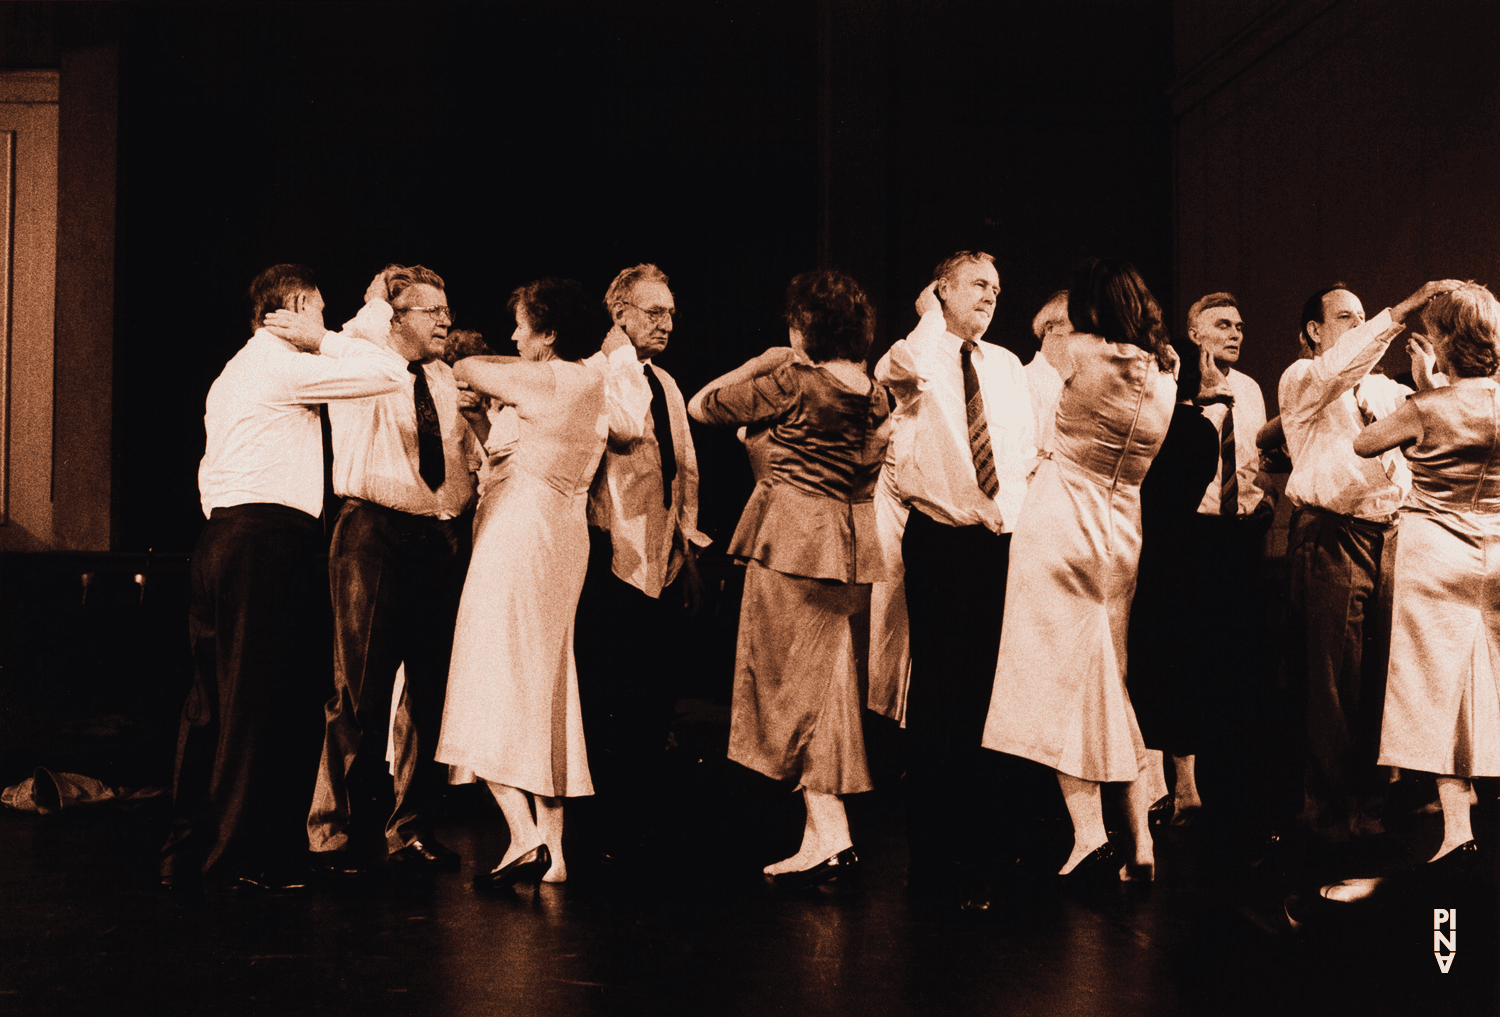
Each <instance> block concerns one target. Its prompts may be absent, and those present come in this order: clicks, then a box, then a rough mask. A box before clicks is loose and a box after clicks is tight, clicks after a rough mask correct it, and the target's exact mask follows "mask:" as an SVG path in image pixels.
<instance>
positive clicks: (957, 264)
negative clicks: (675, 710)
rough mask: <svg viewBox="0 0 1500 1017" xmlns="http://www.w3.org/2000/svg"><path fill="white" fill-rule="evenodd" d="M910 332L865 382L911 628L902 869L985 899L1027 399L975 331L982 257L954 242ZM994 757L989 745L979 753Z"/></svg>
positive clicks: (990, 301) (986, 283)
mask: <svg viewBox="0 0 1500 1017" xmlns="http://www.w3.org/2000/svg"><path fill="white" fill-rule="evenodd" d="M933 278H934V281H933V283H932V284H930V285H929V286H928V288H927V289H926V290H924V291H923V294H922V297H921V299H919V301H918V303H917V310H918V312H919V313H920V314H921V315H922V318H921V321H920V322H919V323H918V325H917V327H916V329H914V330H913V331H912V333H911V334H910V335H909V336H907V337H906V338H905V339H902V340H900V341H898V342H897V343H895V344H894V345H893V346H892V347H891V349H890V351H889V352H888V353H886V355H885V356H884V357H882V358H881V359H880V362H879V364H877V365H876V368H875V380H876V381H878V382H880V383H881V384H883V385H885V386H887V387H888V388H889V389H890V391H891V392H892V393H893V394H894V395H895V397H896V409H895V412H894V413H893V415H892V416H893V423H894V439H893V444H894V446H895V447H894V451H893V459H894V463H895V474H896V476H895V480H896V488H897V489H898V490H899V491H900V492H901V496H902V498H903V499H904V500H905V502H906V504H907V505H908V506H909V507H910V513H909V515H908V517H907V523H906V531H905V533H904V535H903V537H902V546H901V551H902V560H903V563H904V565H905V569H906V602H907V612H908V616H909V620H910V632H911V678H910V686H909V688H908V691H907V699H906V726H907V733H908V745H909V753H908V769H907V778H908V785H909V786H908V799H907V838H908V841H909V842H910V845H911V856H912V876H913V881H914V882H916V883H919V884H920V883H924V882H925V883H926V884H927V885H928V886H929V887H931V888H932V889H934V890H936V891H937V892H939V893H946V892H947V891H948V890H949V889H951V888H955V883H956V889H957V891H958V893H959V898H960V905H961V906H963V907H966V908H969V909H979V910H982V909H985V908H987V907H988V906H989V903H988V889H987V887H986V886H985V885H984V884H985V883H986V882H987V879H986V875H985V871H984V870H985V859H986V856H987V854H988V852H989V848H990V846H989V845H986V844H984V843H983V842H982V837H983V833H984V831H985V829H986V827H987V826H989V825H990V824H989V823H987V822H986V819H987V817H988V816H990V815H993V814H994V813H995V812H996V810H1001V809H1002V806H1001V805H1000V795H1001V794H1002V793H1003V791H1004V788H1003V787H1000V786H997V784H996V782H994V781H991V780H986V779H984V775H987V774H992V773H993V771H994V767H995V765H996V764H995V762H994V760H996V759H1000V758H1002V757H998V756H995V754H993V753H985V752H983V751H982V750H981V748H980V738H981V736H982V734H983V731H984V721H985V716H986V713H987V711H988V709H989V700H990V693H991V691H992V689H993V685H994V678H995V660H996V655H997V654H998V652H999V647H1000V623H1001V619H1002V617H1003V615H1004V611H1005V577H1006V571H1007V568H1008V566H1009V561H1010V532H1011V530H1012V529H1013V528H1014V527H1015V524H1016V518H1017V516H1018V514H1019V513H1020V510H1021V502H1022V501H1023V500H1024V498H1025V496H1026V476H1027V473H1028V472H1029V470H1030V467H1031V465H1032V464H1033V462H1034V460H1035V455H1036V449H1035V437H1034V430H1035V428H1034V424H1033V420H1032V407H1031V397H1030V395H1029V392H1028V388H1027V384H1026V371H1025V368H1023V367H1022V366H1021V362H1020V361H1019V360H1018V359H1016V356H1015V354H1013V353H1011V352H1010V351H1009V350H1007V349H1005V348H1004V347H1002V346H997V345H995V344H993V343H988V342H984V341H983V340H982V338H981V337H982V336H983V335H984V334H985V332H986V331H987V330H988V328H989V325H990V319H991V318H992V316H993V315H994V310H995V301H996V299H997V298H998V297H999V295H1000V276H999V274H998V273H997V272H996V270H995V263H994V258H993V257H992V256H991V255H989V254H986V253H984V252H975V251H960V252H958V253H957V254H954V255H953V256H951V257H949V258H947V259H946V260H944V261H943V262H942V263H941V264H940V265H938V267H937V268H936V269H935V270H934V272H933ZM987 757H990V758H987Z"/></svg>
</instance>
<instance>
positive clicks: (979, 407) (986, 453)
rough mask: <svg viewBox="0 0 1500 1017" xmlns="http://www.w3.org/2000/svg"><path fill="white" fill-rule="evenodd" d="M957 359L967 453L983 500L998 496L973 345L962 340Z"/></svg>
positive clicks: (987, 421)
mask: <svg viewBox="0 0 1500 1017" xmlns="http://www.w3.org/2000/svg"><path fill="white" fill-rule="evenodd" d="M962 350H963V353H962V355H961V359H962V360H963V365H964V403H965V404H966V406H967V410H968V417H969V451H970V452H971V453H973V456H974V477H975V479H976V480H978V481H979V489H980V490H981V491H983V492H984V495H985V497H986V498H993V497H995V495H997V494H999V493H1000V480H999V478H998V477H997V476H996V475H995V450H994V449H993V448H991V447H990V425H989V418H987V417H986V416H985V415H984V393H982V392H980V391H979V374H978V372H976V371H975V370H974V357H973V354H974V343H973V341H972V340H969V339H965V340H964V343H963V346H962Z"/></svg>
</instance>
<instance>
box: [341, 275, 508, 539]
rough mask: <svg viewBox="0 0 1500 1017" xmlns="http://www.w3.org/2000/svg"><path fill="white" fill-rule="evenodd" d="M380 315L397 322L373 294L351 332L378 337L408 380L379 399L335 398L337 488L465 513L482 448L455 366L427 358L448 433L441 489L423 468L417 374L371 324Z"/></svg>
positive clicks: (349, 494)
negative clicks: (464, 407)
mask: <svg viewBox="0 0 1500 1017" xmlns="http://www.w3.org/2000/svg"><path fill="white" fill-rule="evenodd" d="M372 318H375V319H383V320H384V321H385V322H389V320H390V309H389V305H387V304H386V303H385V301H383V300H372V301H371V302H370V303H368V304H366V305H365V309H364V310H362V311H361V312H360V314H359V315H357V316H356V317H355V319H354V320H353V321H350V322H349V323H348V324H346V325H345V326H344V331H345V332H346V333H351V332H357V333H360V334H363V335H364V336H365V339H366V340H373V341H370V342H368V345H369V346H370V347H371V348H372V349H373V350H374V352H375V355H376V356H378V357H380V358H381V359H382V360H384V361H385V362H386V363H387V364H388V365H389V367H390V369H392V370H395V371H399V372H400V374H401V385H400V387H399V388H397V389H396V390H394V391H391V392H387V393H386V394H383V395H379V396H374V397H372V398H368V399H355V400H350V401H347V402H342V403H329V405H328V419H329V421H330V423H331V424H332V425H333V490H334V493H335V494H337V495H338V496H339V497H341V498H360V499H363V500H364V501H369V502H374V503H375V504H377V505H384V506H385V507H386V508H392V509H397V510H398V511H401V512H408V513H410V514H412V515H416V516H434V517H436V518H438V519H454V518H457V517H458V516H459V515H461V514H462V513H463V511H464V510H465V509H466V508H468V507H469V503H470V502H471V501H473V499H474V478H473V477H472V476H470V470H472V469H476V468H478V465H479V462H480V454H479V449H478V447H477V445H478V443H477V442H476V441H475V439H474V434H473V432H472V431H471V430H470V429H469V424H468V422H467V421H466V420H464V419H463V417H462V415H460V413H459V412H458V386H457V384H456V383H455V382H454V380H453V368H451V367H449V366H448V365H447V364H445V363H443V362H442V361H441V360H430V361H428V362H426V363H424V364H422V365H421V370H422V372H423V374H425V375H426V377H427V389H428V391H429V392H431V393H432V402H433V405H434V406H436V408H437V418H438V428H439V430H440V431H441V433H442V438H443V460H444V462H443V469H444V473H443V483H442V485H441V486H440V487H439V488H438V489H437V490H436V491H433V490H432V489H431V488H430V487H428V486H427V482H426V481H425V480H423V479H422V476H421V474H420V473H418V472H417V466H418V453H417V408H416V398H415V395H414V392H415V389H416V378H415V376H413V375H412V373H411V372H410V371H409V370H408V369H407V361H406V359H405V358H404V357H402V356H401V355H400V354H399V353H397V352H395V351H394V350H392V349H391V348H390V347H389V346H388V345H385V342H386V341H387V340H386V337H385V334H384V329H383V328H379V327H377V328H371V327H369V326H367V325H366V324H364V323H365V321H366V319H372ZM376 333H378V334H376Z"/></svg>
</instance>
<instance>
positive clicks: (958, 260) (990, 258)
mask: <svg viewBox="0 0 1500 1017" xmlns="http://www.w3.org/2000/svg"><path fill="white" fill-rule="evenodd" d="M985 262H988V263H989V264H991V265H993V264H994V263H995V256H994V255H993V254H987V253H985V252H984V251H956V252H954V253H953V254H950V255H948V257H946V258H944V259H943V260H942V261H940V262H938V267H937V268H935V269H933V270H932V281H933V282H938V281H939V280H942V279H946V278H948V277H949V276H950V275H952V274H953V272H954V270H955V269H957V268H958V266H960V265H970V264H972V265H979V264H983V263H985Z"/></svg>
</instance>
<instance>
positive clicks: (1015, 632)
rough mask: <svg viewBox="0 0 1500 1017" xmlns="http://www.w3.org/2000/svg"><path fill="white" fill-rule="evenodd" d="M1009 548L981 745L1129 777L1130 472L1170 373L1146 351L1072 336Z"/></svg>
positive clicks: (1148, 446) (1173, 389) (1134, 514)
mask: <svg viewBox="0 0 1500 1017" xmlns="http://www.w3.org/2000/svg"><path fill="white" fill-rule="evenodd" d="M1069 353H1070V358H1071V361H1072V363H1071V365H1070V366H1069V368H1068V370H1067V371H1066V373H1065V374H1064V378H1063V390H1062V394H1061V396H1060V397H1059V398H1058V404H1057V421H1056V432H1055V435H1054V437H1053V441H1052V449H1051V452H1050V454H1049V456H1048V457H1047V458H1045V459H1043V461H1042V463H1041V464H1040V466H1038V468H1037V473H1036V476H1035V478H1034V479H1033V480H1032V483H1031V487H1030V488H1029V489H1028V490H1027V492H1026V501H1025V503H1024V504H1023V505H1022V508H1021V516H1020V519H1019V520H1017V523H1016V528H1015V531H1014V536H1013V537H1012V538H1011V547H1010V576H1009V580H1008V582H1007V584H1006V590H1005V621H1004V625H1003V627H1002V629H1001V637H1000V654H999V658H998V661H997V664H996V669H995V687H994V691H993V693H992V694H991V698H990V709H989V715H988V717H987V718H986V720H985V725H984V738H983V745H984V747H985V748H989V749H995V750H996V751H999V752H1007V753H1010V754H1011V755H1016V756H1022V757H1024V758H1026V759H1033V760H1035V761H1037V762H1039V763H1043V764H1045V765H1047V766H1050V767H1052V768H1053V769H1055V770H1058V771H1060V772H1062V773H1067V774H1071V775H1072V776H1075V777H1081V778H1084V779H1086V780H1094V781H1129V780H1134V779H1135V777H1136V775H1137V773H1138V772H1139V768H1140V766H1141V765H1143V764H1144V762H1145V759H1146V756H1145V753H1146V747H1145V744H1144V743H1143V742H1142V740H1141V731H1140V727H1139V726H1138V725H1137V723H1136V718H1135V711H1134V710H1133V709H1132V708H1131V705H1130V696H1129V695H1128V694H1127V692H1126V690H1125V659H1126V636H1127V632H1128V627H1129V620H1130V604H1131V599H1132V597H1133V596H1134V593H1135V584H1136V566H1137V562H1138V561H1139V558H1140V551H1141V497H1140V485H1141V481H1142V480H1143V479H1144V478H1145V476H1146V471H1147V470H1148V469H1149V468H1150V466H1151V461H1152V459H1153V458H1155V456H1156V452H1157V450H1158V449H1159V448H1160V447H1161V443H1162V439H1163V438H1164V437H1165V436H1166V433H1167V428H1168V426H1169V424H1170V423H1171V420H1172V409H1173V406H1174V404H1175V403H1176V400H1177V386H1176V382H1175V380H1174V379H1173V376H1172V374H1171V373H1169V372H1165V371H1162V370H1160V368H1159V367H1158V365H1157V362H1156V358H1155V356H1153V355H1152V354H1151V353H1150V352H1149V351H1146V350H1143V349H1140V348H1139V347H1136V346H1129V345H1116V344H1112V343H1107V342H1105V341H1104V340H1103V339H1101V338H1099V337H1097V336H1079V337H1077V338H1076V339H1074V340H1073V342H1072V344H1071V345H1070V347H1069Z"/></svg>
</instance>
